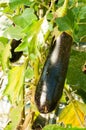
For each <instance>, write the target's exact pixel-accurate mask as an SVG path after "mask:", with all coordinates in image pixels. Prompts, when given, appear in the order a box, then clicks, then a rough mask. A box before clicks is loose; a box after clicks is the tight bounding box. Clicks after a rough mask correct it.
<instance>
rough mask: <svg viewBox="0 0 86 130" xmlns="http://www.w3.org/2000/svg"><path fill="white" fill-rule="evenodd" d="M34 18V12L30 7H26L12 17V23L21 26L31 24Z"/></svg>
mask: <svg viewBox="0 0 86 130" xmlns="http://www.w3.org/2000/svg"><path fill="white" fill-rule="evenodd" d="M36 20H37V17H36V15H35V14H34V10H33V9H32V8H27V9H25V10H24V12H23V13H22V14H21V15H19V16H14V17H13V21H14V23H15V24H16V25H18V26H21V27H23V28H24V27H26V26H29V25H31V24H32V23H33V22H34V21H36Z"/></svg>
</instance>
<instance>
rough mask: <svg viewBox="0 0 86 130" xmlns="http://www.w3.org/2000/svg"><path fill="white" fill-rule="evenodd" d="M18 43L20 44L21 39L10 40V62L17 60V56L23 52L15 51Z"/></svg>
mask: <svg viewBox="0 0 86 130" xmlns="http://www.w3.org/2000/svg"><path fill="white" fill-rule="evenodd" d="M19 44H21V39H20V40H16V39H13V40H12V42H11V55H12V56H11V58H10V62H12V63H13V62H16V61H17V60H19V58H20V57H21V56H22V54H23V51H20V52H15V49H16V48H17V47H18V46H19Z"/></svg>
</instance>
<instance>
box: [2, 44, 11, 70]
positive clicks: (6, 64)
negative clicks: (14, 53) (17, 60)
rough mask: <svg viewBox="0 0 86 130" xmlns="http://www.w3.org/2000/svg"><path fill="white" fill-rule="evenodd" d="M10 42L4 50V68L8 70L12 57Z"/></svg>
mask: <svg viewBox="0 0 86 130" xmlns="http://www.w3.org/2000/svg"><path fill="white" fill-rule="evenodd" d="M10 48H11V47H10V44H7V45H6V47H5V48H4V49H3V51H2V61H1V62H2V68H3V70H6V69H7V68H8V60H9V57H10Z"/></svg>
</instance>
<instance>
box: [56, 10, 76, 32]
mask: <svg viewBox="0 0 86 130" xmlns="http://www.w3.org/2000/svg"><path fill="white" fill-rule="evenodd" d="M56 24H57V25H58V29H59V30H60V31H66V30H72V29H73V26H74V15H73V13H72V11H71V10H68V13H67V15H66V16H64V17H61V18H57V19H56Z"/></svg>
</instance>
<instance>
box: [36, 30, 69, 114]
mask: <svg viewBox="0 0 86 130" xmlns="http://www.w3.org/2000/svg"><path fill="white" fill-rule="evenodd" d="M71 46H72V37H71V36H70V35H69V34H67V33H66V32H63V33H62V34H61V35H59V36H58V37H57V38H54V39H53V40H52V42H51V47H50V51H49V54H48V56H47V59H46V61H45V64H44V67H43V70H42V74H41V76H40V79H39V81H38V84H37V87H36V91H35V103H36V105H37V108H38V110H39V112H40V113H45V114H46V113H49V112H51V111H53V110H54V109H55V107H56V106H57V103H58V102H59V100H60V98H61V96H62V92H63V87H64V83H65V78H66V74H67V69H68V62H69V57H70V51H71Z"/></svg>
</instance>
